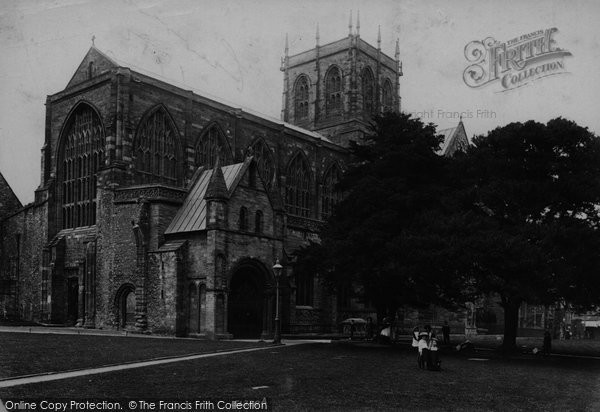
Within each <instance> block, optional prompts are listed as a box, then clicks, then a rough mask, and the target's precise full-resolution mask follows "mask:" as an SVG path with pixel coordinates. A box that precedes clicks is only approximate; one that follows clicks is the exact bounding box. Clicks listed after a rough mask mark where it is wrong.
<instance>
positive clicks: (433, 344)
mask: <svg viewBox="0 0 600 412" xmlns="http://www.w3.org/2000/svg"><path fill="white" fill-rule="evenodd" d="M428 355H429V359H428V360H427V369H429V370H430V371H439V370H441V369H442V367H441V365H442V362H441V361H440V358H439V355H438V345H437V338H436V337H435V334H433V335H432V336H431V339H430V340H429V352H428Z"/></svg>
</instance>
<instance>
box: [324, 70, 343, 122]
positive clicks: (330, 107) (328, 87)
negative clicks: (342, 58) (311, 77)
mask: <svg viewBox="0 0 600 412" xmlns="http://www.w3.org/2000/svg"><path fill="white" fill-rule="evenodd" d="M325 98H326V102H325V112H326V113H327V114H335V113H338V112H339V111H341V109H342V73H341V72H340V69H339V68H337V67H335V66H334V67H332V68H331V69H329V71H328V72H327V76H326V77H325Z"/></svg>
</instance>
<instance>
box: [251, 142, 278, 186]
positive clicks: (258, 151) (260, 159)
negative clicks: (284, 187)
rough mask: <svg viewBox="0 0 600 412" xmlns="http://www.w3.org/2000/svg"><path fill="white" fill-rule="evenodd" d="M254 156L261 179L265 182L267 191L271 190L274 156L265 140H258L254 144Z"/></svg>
mask: <svg viewBox="0 0 600 412" xmlns="http://www.w3.org/2000/svg"><path fill="white" fill-rule="evenodd" d="M252 156H254V161H255V162H256V168H257V169H258V174H259V175H260V178H261V179H262V180H263V182H265V185H266V186H267V189H271V183H272V182H273V176H274V175H275V168H274V167H273V154H272V153H271V149H269V146H267V144H266V143H265V141H264V140H262V139H258V140H257V141H256V142H254V144H253V145H252Z"/></svg>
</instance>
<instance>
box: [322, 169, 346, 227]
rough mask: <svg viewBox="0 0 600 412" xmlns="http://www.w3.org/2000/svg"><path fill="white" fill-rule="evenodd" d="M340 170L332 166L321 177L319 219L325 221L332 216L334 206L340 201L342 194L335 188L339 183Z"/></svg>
mask: <svg viewBox="0 0 600 412" xmlns="http://www.w3.org/2000/svg"><path fill="white" fill-rule="evenodd" d="M340 177H341V172H340V169H339V168H338V167H337V166H336V165H333V166H331V167H330V168H329V169H328V170H327V172H326V173H325V176H324V177H323V190H322V191H321V218H322V219H323V220H325V219H327V218H328V217H329V216H331V215H332V214H333V211H334V210H335V206H336V205H337V204H338V203H339V202H340V200H342V192H341V191H340V190H339V189H338V188H337V184H338V182H339V181H340Z"/></svg>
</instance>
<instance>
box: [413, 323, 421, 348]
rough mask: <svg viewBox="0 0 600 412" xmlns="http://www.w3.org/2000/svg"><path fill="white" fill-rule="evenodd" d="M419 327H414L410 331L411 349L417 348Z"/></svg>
mask: <svg viewBox="0 0 600 412" xmlns="http://www.w3.org/2000/svg"><path fill="white" fill-rule="evenodd" d="M419 333H420V331H419V327H418V326H415V327H414V328H413V330H412V347H413V348H418V347H419Z"/></svg>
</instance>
